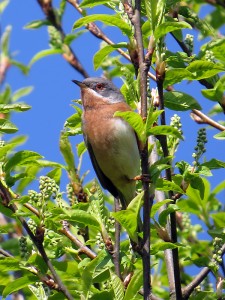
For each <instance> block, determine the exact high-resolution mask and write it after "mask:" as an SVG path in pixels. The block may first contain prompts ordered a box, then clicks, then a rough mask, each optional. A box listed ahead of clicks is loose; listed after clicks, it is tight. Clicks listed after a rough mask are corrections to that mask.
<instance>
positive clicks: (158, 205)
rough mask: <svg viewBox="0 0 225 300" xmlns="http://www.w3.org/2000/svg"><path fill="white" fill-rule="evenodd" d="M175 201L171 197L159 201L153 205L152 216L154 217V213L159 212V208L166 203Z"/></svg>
mask: <svg viewBox="0 0 225 300" xmlns="http://www.w3.org/2000/svg"><path fill="white" fill-rule="evenodd" d="M170 202H173V200H171V199H165V200H162V201H160V202H157V203H155V204H153V205H152V209H151V218H153V217H154V215H155V214H156V213H157V212H158V210H159V209H160V208H161V207H162V206H163V205H166V204H167V203H170Z"/></svg>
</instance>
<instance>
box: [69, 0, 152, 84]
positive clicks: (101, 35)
mask: <svg viewBox="0 0 225 300" xmlns="http://www.w3.org/2000/svg"><path fill="white" fill-rule="evenodd" d="M66 1H67V2H69V3H70V4H71V5H72V6H73V7H74V8H75V9H76V10H77V11H78V12H79V13H80V14H81V15H83V14H84V11H83V9H82V8H80V7H79V4H78V1H77V0H66ZM85 27H86V28H87V29H88V30H89V31H90V33H92V34H93V35H94V36H95V37H97V38H98V39H101V40H102V41H104V42H106V43H107V44H108V45H115V43H114V42H113V41H112V40H111V39H110V38H109V37H108V36H107V35H106V34H104V32H103V31H102V30H101V29H100V28H99V27H98V26H97V25H96V24H95V23H94V22H91V23H88V24H87V25H86V26H85ZM115 50H116V51H117V52H118V53H120V54H121V55H122V56H123V57H124V58H126V59H127V60H129V61H131V58H130V55H129V54H127V53H126V52H124V51H123V50H122V49H120V48H118V49H115ZM148 76H149V77H150V78H151V79H153V80H156V77H155V75H153V74H152V73H150V72H148Z"/></svg>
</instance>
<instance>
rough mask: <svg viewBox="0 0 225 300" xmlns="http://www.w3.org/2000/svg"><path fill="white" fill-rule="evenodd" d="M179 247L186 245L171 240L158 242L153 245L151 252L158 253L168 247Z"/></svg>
mask: <svg viewBox="0 0 225 300" xmlns="http://www.w3.org/2000/svg"><path fill="white" fill-rule="evenodd" d="M179 247H184V246H183V245H182V244H179V243H170V242H158V243H156V244H154V245H152V249H151V254H152V255H154V254H157V253H158V252H159V251H164V250H166V249H175V248H179Z"/></svg>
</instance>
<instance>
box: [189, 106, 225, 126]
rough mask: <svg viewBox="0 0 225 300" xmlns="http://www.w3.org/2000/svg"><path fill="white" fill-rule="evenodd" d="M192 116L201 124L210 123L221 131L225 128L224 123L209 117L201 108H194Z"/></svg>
mask: <svg viewBox="0 0 225 300" xmlns="http://www.w3.org/2000/svg"><path fill="white" fill-rule="evenodd" d="M191 116H192V118H193V119H194V120H195V122H197V123H199V124H208V125H210V126H212V127H214V128H216V129H218V130H220V131H224V130H225V126H223V125H221V124H219V123H218V122H216V121H214V120H213V119H211V118H209V117H208V116H206V115H205V114H204V113H203V112H201V111H200V110H197V109H193V110H192V114H191Z"/></svg>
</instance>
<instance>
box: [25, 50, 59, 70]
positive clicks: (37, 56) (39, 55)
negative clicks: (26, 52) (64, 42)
mask: <svg viewBox="0 0 225 300" xmlns="http://www.w3.org/2000/svg"><path fill="white" fill-rule="evenodd" d="M62 53H63V50H62V49H53V48H52V49H46V50H42V51H40V52H38V53H37V54H35V55H34V57H33V58H32V59H31V61H30V62H29V66H31V65H33V64H34V63H35V62H36V61H38V60H39V59H41V58H43V57H46V56H48V55H53V54H62Z"/></svg>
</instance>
